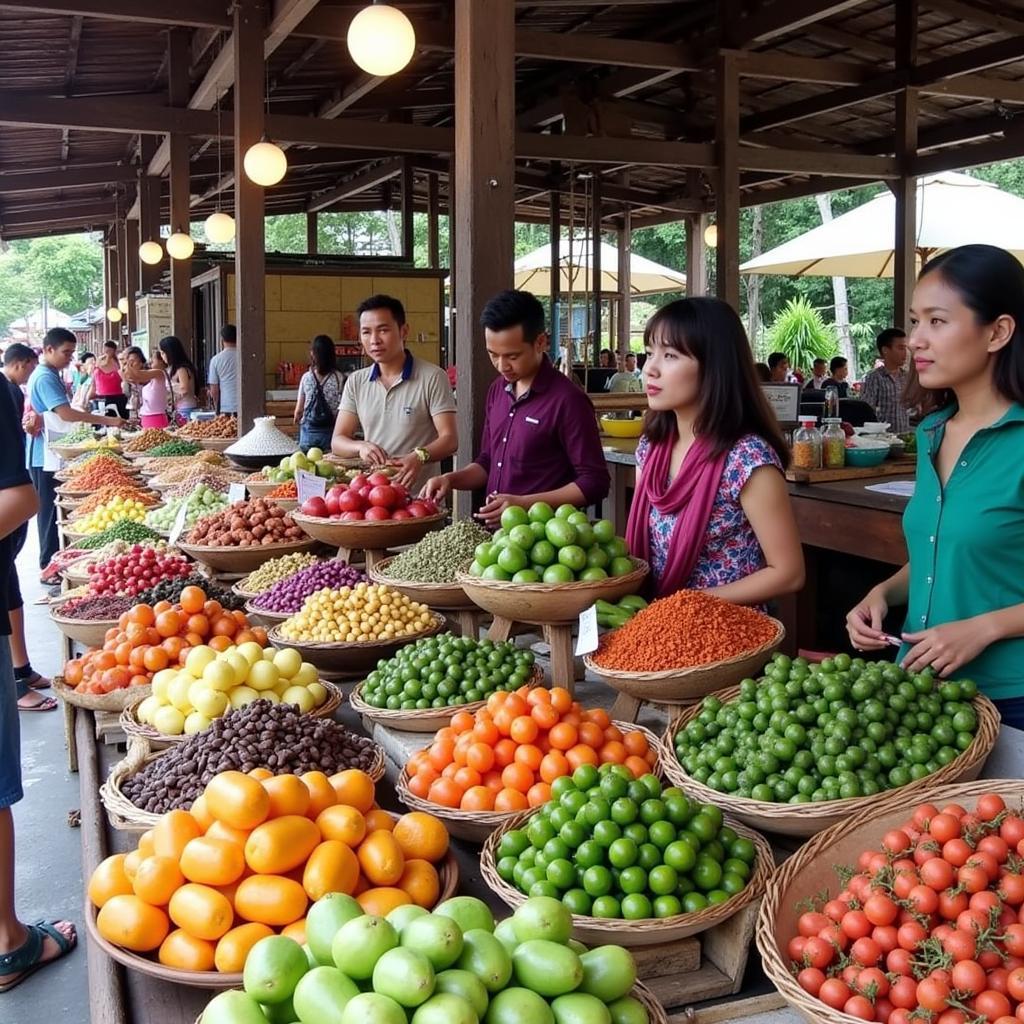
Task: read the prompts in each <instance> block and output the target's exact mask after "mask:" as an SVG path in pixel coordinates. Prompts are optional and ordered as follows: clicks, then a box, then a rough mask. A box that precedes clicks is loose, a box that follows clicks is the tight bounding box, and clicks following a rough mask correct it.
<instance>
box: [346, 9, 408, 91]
mask: <svg viewBox="0 0 1024 1024" xmlns="http://www.w3.org/2000/svg"><path fill="white" fill-rule="evenodd" d="M415 50H416V31H415V29H413V27H412V22H411V21H409V19H408V18H407V17H406V15H405V14H404V12H402V11H400V10H399V9H398V8H397V7H391V6H390V5H388V4H379V3H374V4H372V5H371V6H370V7H364V8H363V9H362V10H361V11H360V12H359V13H358V14H357V15H356V16H355V17H354V18H353V19H352V22H351V24H350V25H349V27H348V52H349V53H350V54H351V55H352V59H353V60H354V61H355V62H356V64H358V65H359V67H360V68H362V69H363V71H365V72H366V73H367V74H368V75H378V76H380V77H384V76H386V75H394V74H397V73H398V72H399V71H401V70H402V68H404V67H405V66H406V64H408V63H409V61H411V60H412V55H413V53H414V52H415Z"/></svg>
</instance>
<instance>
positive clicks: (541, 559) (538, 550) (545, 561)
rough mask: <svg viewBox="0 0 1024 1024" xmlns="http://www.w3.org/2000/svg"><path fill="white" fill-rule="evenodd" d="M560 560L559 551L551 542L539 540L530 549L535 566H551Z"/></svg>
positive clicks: (531, 559)
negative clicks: (557, 559) (556, 560)
mask: <svg viewBox="0 0 1024 1024" xmlns="http://www.w3.org/2000/svg"><path fill="white" fill-rule="evenodd" d="M556 558H558V550H557V549H556V548H555V545H554V544H552V543H551V541H549V540H538V541H536V542H535V543H534V545H533V547H531V548H530V561H531V562H532V563H533V564H534V565H544V566H548V565H551V563H552V562H554V561H555V559H556Z"/></svg>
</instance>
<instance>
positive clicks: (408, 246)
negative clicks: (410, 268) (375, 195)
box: [402, 156, 416, 263]
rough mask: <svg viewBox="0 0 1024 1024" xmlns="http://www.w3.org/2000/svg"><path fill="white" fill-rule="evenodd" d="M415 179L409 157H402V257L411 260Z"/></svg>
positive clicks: (413, 240)
mask: <svg viewBox="0 0 1024 1024" xmlns="http://www.w3.org/2000/svg"><path fill="white" fill-rule="evenodd" d="M414 188H415V180H414V178H413V165H412V160H410V159H409V157H407V156H404V157H402V258H403V259H406V260H408V261H409V262H410V263H412V262H413V260H414V258H415V256H416V253H415V232H414V227H415V225H414V221H413V216H414V214H413V211H414V210H415V208H416V207H415V199H416V197H415V195H414Z"/></svg>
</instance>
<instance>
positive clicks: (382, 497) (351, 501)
mask: <svg viewBox="0 0 1024 1024" xmlns="http://www.w3.org/2000/svg"><path fill="white" fill-rule="evenodd" d="M299 511H300V512H301V513H302V514H303V515H304V516H313V517H314V518H316V519H338V520H341V521H342V522H346V523H348V522H359V521H361V520H364V519H365V520H368V521H370V522H375V521H379V520H382V519H392V520H400V519H423V518H425V517H426V516H434V515H437V511H438V509H437V505H436V504H435V503H434V502H433V501H431V500H430V499H429V498H416V499H413V497H412V496H411V495H410V494H409V492H408V490H406V488H405V487H403V486H402V485H401V484H396V483H394V481H392V479H391V477H390V476H388V475H387V474H385V473H382V472H380V471H378V472H375V473H371V474H370V475H369V476H364V475H363V474H361V473H360V474H358V475H357V476H354V477H353V478H352V479H351V480H350V481H349V482H348V483H347V484H343V483H339V484H335V485H334V486H333V487H331V488H330V489H329V490H328V491H327V493H326V494H325V495H324V497H322V498H320V497H314V498H308V499H307V500H306V501H304V502H303V503H302V504H301V505H300V506H299Z"/></svg>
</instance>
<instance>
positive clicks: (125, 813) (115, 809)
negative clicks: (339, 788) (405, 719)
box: [100, 739, 385, 832]
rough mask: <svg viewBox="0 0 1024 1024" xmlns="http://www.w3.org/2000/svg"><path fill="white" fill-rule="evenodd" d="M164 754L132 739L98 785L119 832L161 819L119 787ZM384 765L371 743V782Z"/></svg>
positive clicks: (377, 778) (380, 753) (143, 827)
mask: <svg viewBox="0 0 1024 1024" xmlns="http://www.w3.org/2000/svg"><path fill="white" fill-rule="evenodd" d="M166 753H167V750H166V749H165V750H154V751H150V750H149V748H148V747H147V746H146V744H145V743H143V742H141V741H140V740H138V739H135V740H133V741H132V745H131V746H130V747H129V748H128V756H127V757H125V758H124V759H123V760H121V761H118V763H117V764H115V765H114V767H113V768H111V769H110V774H109V775H108V776H107V779H106V781H105V782H104V783H103V784H102V785H101V786H100V800H102V802H103V806H104V808H105V809H106V812H107V817H108V818H109V819H110V824H111V826H112V827H113V828H116V829H118V830H119V831H121V832H145V831H146V830H147V829H150V828H152V827H153V826H154V825H155V824H156V823H157V822H158V821H159V820H160V818H161V815H159V814H154V813H153V812H152V811H146V810H143V809H142V808H141V807H136V806H135V804H133V803H132V802H131V801H130V800H129V799H128V797H126V796H125V795H124V791H123V790H122V789H121V787H122V786H123V785H124V783H125V781H126V780H127V779H129V778H131V777H132V776H133V775H135V774H136V773H138V772H140V771H141V770H142V769H143V768H145V767H146V765H148V764H149V763H150V762H152V761H155V760H156V759H157V758H158V757H162V756H163V755H164V754H166ZM384 763H385V762H384V750H383V748H382V747H379V746H377V745H376V744H374V753H373V761H372V763H371V764H370V767H369V768H368V769H367V772H366V774H367V775H369V776H370V778H371V779H373V781H374V782H380V780H381V779H382V778H384ZM338 770H339V771H342V769H340V768H339V769H338Z"/></svg>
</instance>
